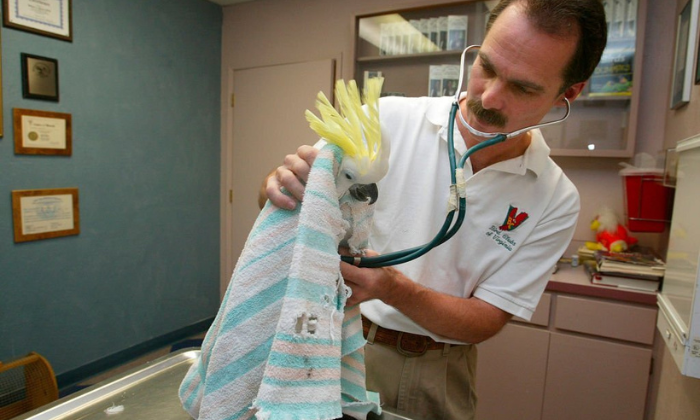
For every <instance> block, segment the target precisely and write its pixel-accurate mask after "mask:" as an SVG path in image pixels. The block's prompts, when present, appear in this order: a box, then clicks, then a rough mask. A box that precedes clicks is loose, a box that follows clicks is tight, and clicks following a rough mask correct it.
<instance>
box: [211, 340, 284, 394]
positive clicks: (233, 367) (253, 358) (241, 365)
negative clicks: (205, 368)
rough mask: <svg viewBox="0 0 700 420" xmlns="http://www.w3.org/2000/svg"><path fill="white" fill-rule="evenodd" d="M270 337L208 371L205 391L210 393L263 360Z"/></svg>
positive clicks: (269, 344)
mask: <svg viewBox="0 0 700 420" xmlns="http://www.w3.org/2000/svg"><path fill="white" fill-rule="evenodd" d="M272 338H273V336H270V338H268V339H267V340H265V341H264V342H263V343H262V344H260V345H259V346H258V347H256V348H255V349H253V350H251V351H250V352H248V353H247V354H244V355H243V356H241V357H240V358H238V359H236V360H234V361H232V362H231V363H229V364H228V365H226V366H224V367H222V368H221V369H219V370H217V371H215V372H209V376H208V377H207V387H206V393H207V394H211V393H212V392H215V391H217V390H219V389H221V388H222V387H224V386H226V385H228V384H230V383H233V382H235V381H236V380H237V379H239V378H240V377H242V376H244V375H245V374H246V373H248V372H250V371H251V370H253V369H254V368H255V367H257V366H259V365H261V364H262V363H264V362H265V359H266V358H267V355H268V354H269V352H270V348H271V347H272Z"/></svg>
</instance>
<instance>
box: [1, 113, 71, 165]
mask: <svg viewBox="0 0 700 420" xmlns="http://www.w3.org/2000/svg"><path fill="white" fill-rule="evenodd" d="M12 114H13V115H12V117H13V118H12V119H13V125H14V131H15V153H16V154H18V155H60V156H71V155H72V154H73V122H72V117H71V114H62V113H59V112H48V111H36V110H31V109H20V108H14V109H13V110H12Z"/></svg>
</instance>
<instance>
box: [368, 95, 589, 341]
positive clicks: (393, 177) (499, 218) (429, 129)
mask: <svg viewBox="0 0 700 420" xmlns="http://www.w3.org/2000/svg"><path fill="white" fill-rule="evenodd" d="M451 104H452V98H450V97H444V98H427V97H424V98H397V97H386V98H382V99H381V100H380V107H379V115H380V119H381V127H382V137H383V139H386V140H389V141H390V142H391V156H390V164H389V173H388V174H387V176H386V177H385V178H384V179H383V180H382V181H381V182H380V183H379V185H378V186H379V199H378V201H377V202H376V203H375V206H376V208H375V215H374V227H373V230H372V233H371V236H370V248H371V249H374V250H376V251H377V252H379V253H382V254H383V253H388V252H392V251H399V250H403V249H406V248H412V247H415V246H418V245H423V244H425V243H427V242H429V241H430V240H431V239H432V238H433V237H434V236H435V234H436V233H437V232H438V231H439V229H440V227H441V226H442V224H443V223H444V220H445V216H446V214H447V202H448V196H449V185H450V170H449V161H448V155H447V124H448V119H449V112H450V106H451ZM454 143H455V150H456V152H457V153H456V154H457V162H459V157H460V156H461V155H462V154H464V153H465V152H466V150H467V149H466V145H465V143H464V139H463V138H462V136H461V134H460V133H459V130H458V129H457V127H456V126H455V129H454ZM464 172H465V177H466V178H467V183H466V185H467V187H466V193H467V199H466V201H467V205H466V218H465V220H464V223H463V225H462V227H461V229H460V230H459V232H457V234H456V235H455V236H454V237H453V238H452V239H450V240H449V241H447V242H446V243H444V244H442V245H441V246H439V247H437V248H435V249H433V250H432V251H430V252H429V253H427V254H426V255H424V256H422V257H420V258H418V259H416V260H413V261H411V262H408V263H405V264H401V265H398V266H396V268H397V269H399V270H400V271H402V272H403V273H404V274H406V275H407V276H408V277H409V278H411V279H412V280H414V281H415V282H417V283H419V284H421V285H423V286H426V287H428V288H430V289H433V290H436V291H439V292H442V293H446V294H450V295H454V296H459V297H464V298H467V297H470V296H476V297H478V298H479V299H482V300H484V301H486V302H489V303H490V304H492V305H494V306H496V307H498V308H501V309H503V310H504V311H506V312H509V313H511V314H513V315H516V316H519V317H522V318H525V319H530V317H531V316H532V313H533V311H534V310H535V307H536V306H537V302H538V301H539V299H540V296H541V295H542V292H543V291H544V288H545V286H546V285H547V281H548V280H549V276H550V274H551V272H552V268H553V267H554V264H555V263H556V261H557V260H558V259H559V258H560V257H561V256H562V254H563V252H564V250H565V249H566V247H567V245H568V244H569V242H570V240H571V238H572V236H573V232H574V228H575V226H576V220H577V217H578V213H579V207H580V205H579V195H578V191H577V190H576V187H575V186H574V185H573V184H572V183H571V181H570V180H569V179H568V178H567V177H566V176H565V175H564V173H563V172H562V170H561V169H560V168H559V167H558V166H557V165H556V164H555V163H554V162H553V161H552V160H551V159H550V158H549V147H547V145H546V143H545V141H544V139H543V138H542V134H541V133H540V131H539V130H534V131H533V132H532V141H531V144H530V146H529V147H528V149H527V151H526V152H525V154H524V155H522V156H519V157H516V158H513V159H510V160H506V161H502V162H499V163H497V164H494V165H491V166H489V167H487V168H484V169H482V170H480V171H479V172H478V173H477V174H476V175H474V174H472V171H471V166H470V164H469V162H467V164H466V165H465V171H464ZM509 222H510V223H509ZM361 309H362V313H363V314H364V315H365V316H366V317H367V318H369V319H370V320H372V321H373V322H375V323H377V324H379V325H381V326H383V327H385V328H391V329H394V330H399V331H405V332H411V333H416V334H422V335H428V336H431V337H433V338H434V339H435V340H437V341H443V342H451V343H457V342H456V341H454V340H448V339H445V338H444V337H440V336H438V335H436V334H433V333H431V332H429V331H428V330H426V329H424V328H422V327H421V326H419V325H418V324H416V323H415V322H413V321H412V320H411V319H409V318H408V317H406V316H405V315H403V314H402V313H401V312H399V311H398V310H397V309H395V308H393V307H391V306H389V305H386V304H385V303H383V302H381V301H379V300H372V301H368V302H365V303H363V304H362V305H361Z"/></svg>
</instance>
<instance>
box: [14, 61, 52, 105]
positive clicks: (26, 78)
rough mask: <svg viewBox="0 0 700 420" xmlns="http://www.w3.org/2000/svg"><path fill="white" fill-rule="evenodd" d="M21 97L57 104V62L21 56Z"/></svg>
mask: <svg viewBox="0 0 700 420" xmlns="http://www.w3.org/2000/svg"><path fill="white" fill-rule="evenodd" d="M21 59H22V97H24V98H27V99H43V100H46V101H53V102H58V60H55V59H53V58H48V57H39V56H38V55H31V54H25V53H22V54H21Z"/></svg>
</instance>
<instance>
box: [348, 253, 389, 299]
mask: <svg viewBox="0 0 700 420" xmlns="http://www.w3.org/2000/svg"><path fill="white" fill-rule="evenodd" d="M340 254H341V255H350V254H349V253H348V252H347V250H345V249H341V250H340ZM375 255H379V254H377V253H376V252H374V251H372V250H366V251H365V256H367V257H373V256H375ZM340 274H341V275H342V276H343V279H344V280H345V284H346V285H347V286H348V287H350V289H352V295H351V296H350V298H349V299H348V301H347V304H348V305H357V304H360V303H362V302H365V301H368V300H371V299H380V300H384V298H385V297H386V296H388V294H389V293H390V292H391V290H392V284H393V282H394V281H395V279H396V276H398V275H400V273H399V272H398V271H397V270H396V269H395V268H393V267H382V268H361V267H355V266H354V265H352V264H348V263H344V262H341V263H340Z"/></svg>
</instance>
